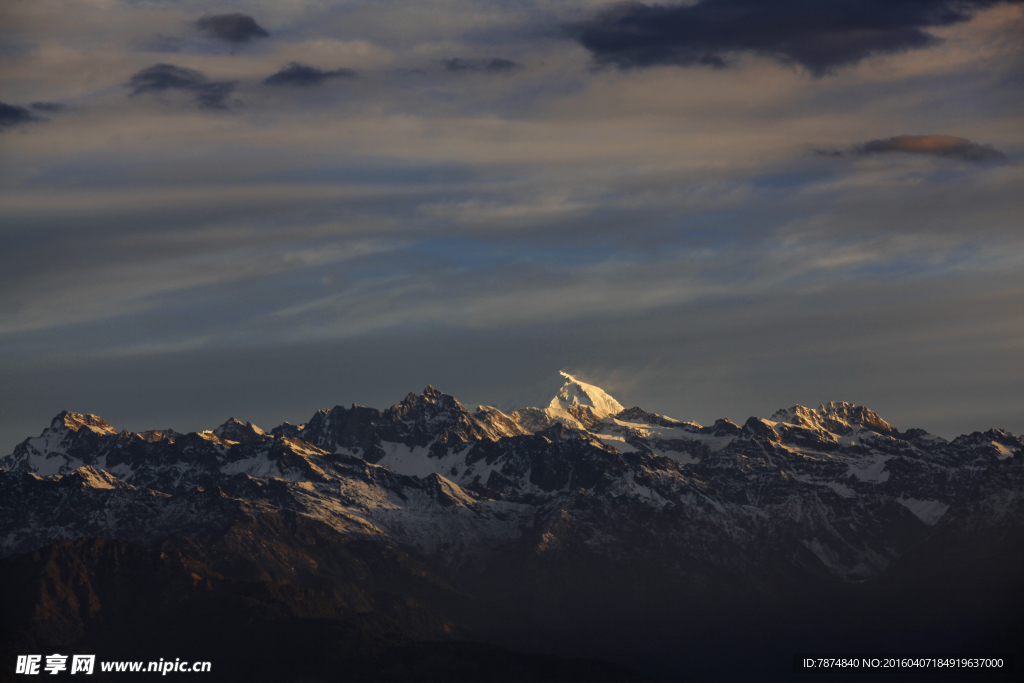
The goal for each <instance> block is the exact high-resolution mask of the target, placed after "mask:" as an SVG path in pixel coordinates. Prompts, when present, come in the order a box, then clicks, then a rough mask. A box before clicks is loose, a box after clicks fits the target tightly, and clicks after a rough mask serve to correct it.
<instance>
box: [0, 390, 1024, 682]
mask: <svg viewBox="0 0 1024 683" xmlns="http://www.w3.org/2000/svg"><path fill="white" fill-rule="evenodd" d="M0 467H2V468H3V469H2V470H0V510H2V515H0V554H2V556H3V557H4V558H5V559H3V560H0V575H4V576H8V577H12V578H10V579H9V580H6V581H3V582H2V583H3V584H4V585H6V586H8V588H7V590H13V589H12V588H10V586H15V585H17V586H18V587H19V588H18V593H19V594H21V592H23V591H22V589H23V588H24V587H25V586H26V585H30V586H33V588H32V590H31V591H29V593H30V594H31V597H30V598H18V600H20V602H19V603H18V604H20V605H22V607H21V611H20V612H17V613H16V614H15V613H14V612H12V613H11V615H12V616H11V618H10V619H8V626H9V627H10V628H11V629H12V631H11V640H10V641H9V642H12V643H15V645H14V646H12V647H14V648H15V649H16V650H17V651H18V652H21V651H22V650H24V648H27V647H44V646H45V647H53V646H57V645H66V646H68V647H72V646H74V647H85V646H93V647H104V648H107V649H111V648H113V649H114V650H118V649H119V647H120V646H121V645H123V644H124V643H130V642H135V640H133V638H131V637H129V634H128V633H127V631H126V630H125V628H126V627H119V626H118V624H122V623H123V624H136V625H137V627H133V632H134V633H138V632H139V628H141V629H142V630H143V631H145V630H146V629H147V628H150V629H151V628H156V629H157V630H158V631H160V632H161V633H164V631H166V628H167V627H166V625H167V624H168V623H191V622H193V621H196V620H197V619H198V617H197V616H196V615H197V614H216V615H220V616H218V617H217V618H216V619H214V620H213V622H210V621H209V619H207V620H206V622H204V623H219V621H218V620H222V619H225V618H227V619H229V621H230V620H231V619H235V618H236V617H237V615H239V614H245V615H249V616H248V617H247V619H248V621H245V620H243V621H244V623H245V624H249V625H250V626H247V627H246V628H249V629H250V630H252V627H251V624H253V623H263V622H264V621H266V620H267V619H272V620H276V621H274V623H276V624H277V628H278V631H279V632H281V633H282V634H286V635H283V636H282V642H287V643H292V646H294V643H295V642H302V643H305V644H306V645H305V646H304V647H306V648H307V649H308V648H309V647H311V646H310V645H309V643H310V642H314V641H315V642H317V643H320V645H318V647H320V650H317V652H321V653H322V652H323V651H325V650H328V649H330V650H331V651H332V652H333V653H334V654H332V655H331V657H330V658H328V659H329V660H330V661H331V662H334V663H335V664H336V663H337V661H340V660H339V657H340V658H341V659H343V660H344V661H346V662H348V665H350V666H352V667H355V668H353V669H352V670H353V671H357V670H358V671H361V672H363V673H362V674H360V675H365V677H366V680H384V679H385V678H387V675H392V674H393V675H394V676H395V678H393V680H406V679H403V678H401V676H403V675H406V674H408V676H409V678H408V680H417V679H423V676H428V675H433V674H429V672H428V673H425V671H426V670H425V669H422V668H419V669H417V668H416V667H417V666H419V665H420V664H422V662H424V661H435V660H437V658H438V657H439V656H440V655H439V654H438V653H439V652H444V653H445V656H447V657H448V658H449V659H448V660H445V661H449V663H451V662H453V661H454V662H457V663H458V666H463V667H468V668H465V670H466V671H472V672H473V673H472V674H467V676H468V677H469V678H473V679H474V680H489V679H493V680H506V679H503V678H501V676H503V675H505V674H507V673H508V672H509V671H513V670H516V671H521V672H525V673H522V676H520V677H519V678H515V677H512V678H508V679H507V680H547V679H543V678H542V677H541V678H538V676H543V675H550V674H551V672H552V671H561V672H562V674H560V676H561V678H562V679H563V680H564V679H565V677H566V676H569V675H570V673H566V672H572V673H571V675H577V674H579V675H582V674H581V673H580V672H582V671H584V670H585V671H587V672H589V673H587V674H586V675H587V677H588V678H589V679H595V677H598V678H597V680H600V678H599V676H603V675H606V676H609V678H608V679H607V680H642V676H644V675H646V676H650V677H653V678H655V679H659V680H678V675H679V672H680V671H683V670H685V671H688V672H691V673H695V674H697V675H700V674H701V672H703V673H704V674H705V675H707V676H708V677H718V676H721V675H725V674H726V673H729V672H731V674H732V675H736V676H740V677H747V676H757V677H758V678H759V679H761V680H773V679H777V680H786V679H787V678H788V676H789V675H790V671H791V669H790V665H791V660H792V655H793V653H794V652H798V651H803V652H807V651H813V650H814V649H815V648H818V650H819V651H831V652H835V651H841V650H851V648H852V649H853V650H856V649H858V648H859V649H871V650H874V651H882V650H887V651H894V650H897V649H899V648H904V649H905V648H914V649H915V650H914V651H939V652H941V651H950V652H952V651H957V652H963V651H968V650H971V649H972V648H973V649H975V650H979V651H981V650H985V651H996V650H999V651H1009V652H1016V651H1017V650H1016V648H1019V647H1020V638H1019V634H1020V632H1021V630H1020V614H1021V612H1020V610H1021V607H1024V599H1022V596H1024V593H1022V589H1021V582H1020V580H1019V577H1020V576H1024V571H1022V570H1024V442H1022V440H1021V438H1019V437H1017V436H1015V435H1013V434H1011V433H1009V432H1006V431H1002V430H997V429H990V430H988V431H985V432H974V433H972V434H968V435H963V436H959V437H957V438H956V439H953V440H952V441H947V440H945V439H943V438H941V437H938V436H935V435H931V434H928V433H927V432H925V431H924V430H921V429H907V430H906V431H901V430H899V429H897V428H896V427H894V426H892V425H891V424H889V423H888V422H886V421H885V420H884V419H883V418H882V417H880V416H879V415H878V414H876V413H875V412H874V411H872V410H870V409H869V408H866V407H864V406H856V405H852V404H849V403H838V402H833V403H828V404H824V405H821V406H819V407H818V408H816V409H811V408H806V407H803V406H800V405H796V406H792V407H789V408H784V409H780V410H778V411H776V412H775V413H774V414H772V415H771V416H770V417H768V418H756V417H751V418H749V419H747V420H746V421H745V422H743V423H742V424H738V423H734V422H731V421H729V420H727V419H720V420H717V421H716V422H715V423H714V424H713V425H709V426H702V425H700V424H697V423H696V422H683V421H678V420H675V419H672V418H669V417H665V416H662V415H658V414H655V413H652V412H648V411H646V410H643V409H641V408H639V407H632V408H625V407H624V406H623V405H621V404H620V403H619V402H618V401H616V400H615V399H614V398H612V397H611V396H610V395H608V394H607V393H606V392H605V391H603V390H601V389H600V388H598V387H596V386H593V385H590V384H587V383H585V382H582V381H580V380H578V379H576V378H575V377H573V376H571V375H569V374H567V373H561V374H560V375H559V376H558V377H557V378H556V381H554V382H552V384H551V386H550V387H548V388H547V390H546V391H544V392H543V393H542V394H541V395H539V396H537V397H535V398H531V397H526V398H524V399H520V400H518V401H513V402H512V403H510V404H502V405H501V409H499V408H497V407H493V406H480V407H478V408H477V409H476V410H474V411H471V410H469V409H467V408H466V407H464V406H463V405H462V404H461V403H460V402H459V401H458V400H457V399H456V398H455V397H453V396H450V395H447V394H444V393H442V392H440V391H438V390H436V389H434V388H433V387H430V386H428V387H427V388H426V389H425V390H424V391H423V392H422V393H421V394H414V393H410V394H409V395H408V396H406V397H405V398H404V399H403V400H402V401H401V402H400V403H397V404H396V405H393V406H392V407H390V408H388V409H386V410H383V411H382V410H378V409H375V408H368V407H364V406H358V405H352V406H351V407H348V408H346V407H342V406H336V407H334V408H332V409H330V410H322V411H319V412H317V413H316V414H315V415H313V416H312V417H311V418H310V419H309V421H308V422H306V423H305V424H300V425H292V424H288V423H285V424H283V425H280V426H277V427H274V428H273V429H270V430H264V429H262V428H260V427H258V426H256V425H254V424H252V423H249V422H241V421H239V420H236V419H234V418H231V419H229V420H227V421H226V422H224V423H223V424H221V425H220V426H219V427H217V428H215V429H213V430H210V431H204V432H198V433H188V434H183V433H179V432H177V431H174V430H173V429H159V430H151V431H145V432H137V433H136V432H128V431H118V430H117V429H115V428H114V427H112V426H111V425H110V424H108V423H107V422H106V421H104V420H103V419H102V418H100V417H98V416H95V415H82V414H78V413H72V412H62V413H61V414H59V415H57V416H56V417H55V418H54V419H53V420H52V421H51V423H50V425H49V426H48V427H47V428H45V429H44V430H43V431H42V433H41V434H40V435H39V436H38V437H33V438H28V439H25V440H24V441H23V442H22V443H21V444H19V445H18V446H17V447H16V448H15V449H14V452H13V453H11V454H10V455H8V456H7V457H5V458H3V459H2V460H0ZM154 563H155V564H154ZM156 565H159V570H157V569H154V566H156ZM165 565H166V566H165ZM66 567H75V568H76V569H75V573H74V578H73V579H68V578H67V577H63V576H62V572H63V571H64V570H63V569H62V568H66ZM111 573H113V574H118V575H123V577H124V578H123V580H122V581H121V583H119V584H118V585H122V584H123V585H125V586H130V589H126V590H128V593H129V594H133V595H135V594H137V595H138V596H139V600H140V601H141V602H133V601H132V600H126V599H125V598H124V597H123V595H122V593H123V591H121V590H120V589H116V590H115V589H114V588H112V587H111V586H110V585H107V588H106V589H103V588H102V587H100V588H98V587H97V586H103V585H106V584H104V581H106V579H105V578H104V577H105V576H108V575H110V574H111ZM47 576H51V577H53V576H57V577H61V578H60V579H53V580H50V581H47V580H45V577H47ZM62 582H63V583H62ZM83 586H88V588H87V589H86V588H83ZM198 586H203V588H202V590H200V589H199V588H197V587H198ZM104 591H106V592H104ZM197 591H198V592H197ZM83 596H85V597H83ZM90 596H92V597H91V598H90ZM119 596H120V597H119ZM153 596H161V597H160V598H159V600H158V602H159V604H160V605H161V607H159V608H155V607H154V608H151V609H150V610H149V611H148V612H146V611H144V610H142V609H141V607H138V606H135V607H133V606H132V605H138V604H142V603H147V602H152V601H153V600H154V599H156V598H154V597H153ZM93 598H94V599H93ZM26 600H27V602H26ZM90 600H92V602H90ZM93 603H95V605H94V606H93V607H91V606H90V605H93ZM168 605H172V606H173V608H171V607H168ZM254 606H258V608H257V607H254ZM253 613H257V614H255V615H254V614H253ZM146 614H150V615H154V614H163V615H164V616H163V618H162V621H161V622H160V624H155V617H152V616H151V617H146V616H145V615H146ZM111 615H117V616H116V618H115V617H114V616H111ZM224 615H229V616H227V617H226V616H224ZM230 615H234V616H230ZM268 615H270V616H268ZM236 621H237V619H236ZM268 623H269V622H268ZM314 623H316V624H326V625H328V626H327V627H325V628H326V629H327V630H326V631H324V630H321V629H319V628H315V629H313V631H315V632H316V633H318V634H319V635H318V638H319V639H320V640H317V639H313V640H312V641H311V640H310V639H309V638H301V637H300V636H299V635H298V634H302V633H307V632H308V631H309V630H310V629H311V628H312V627H311V626H310V625H311V624H314ZM139 624H141V626H139ZM232 624H234V622H232ZM282 624H284V625H282ZM161 629H162V630H161ZM331 629H334V630H331ZM243 631H245V629H241V630H239V627H238V626H237V624H234V625H233V627H232V628H231V629H226V627H225V628H221V629H218V630H217V631H216V632H215V634H214V635H211V636H210V638H208V639H207V641H206V642H207V643H209V642H220V641H219V640H218V638H219V636H216V633H225V632H233V633H235V634H236V635H235V636H234V638H235V640H231V642H222V643H221V650H220V651H222V652H235V651H236V650H237V651H241V649H245V648H243V647H242V645H240V644H239V642H240V641H237V638H239V637H240V636H238V634H239V633H241V632H243ZM335 631H337V632H336V633H335ZM255 633H256V634H263V635H262V636H260V635H253V637H254V638H257V639H258V640H260V642H262V641H263V640H266V638H265V631H264V630H263V629H262V628H260V629H255ZM325 633H326V634H334V635H330V636H328V635H324V634H325ZM353 634H358V638H355V637H354V636H353ZM164 636H165V637H168V638H171V640H173V639H174V638H175V637H178V638H179V640H180V637H179V636H180V634H179V635H168V634H166V633H164ZM353 638H355V640H353ZM211 639H212V640H211ZM332 639H333V640H332ZM337 639H341V640H346V642H349V643H350V644H351V642H355V641H359V642H364V643H370V645H366V646H365V647H360V648H355V649H353V648H351V647H349V649H344V648H342V649H341V650H338V649H337V648H332V647H329V645H330V643H333V642H335V640H337ZM388 639H392V640H388ZM395 639H397V640H395ZM321 640H323V642H322V643H321ZM392 641H394V642H392ZM115 644H119V645H115ZM195 646H196V643H192V644H181V647H183V648H186V649H188V648H194V647H195ZM139 647H141V645H140V646H139ZM282 647H283V645H282V644H281V643H277V645H276V646H275V645H273V644H265V645H264V646H263V650H262V651H264V652H277V651H279V650H280V649H281V648H282ZM18 648H20V649H18ZM233 648H234V649H233ZM240 648H241V649H240ZM396 648H398V649H396ZM402 648H405V649H404V650H403V649H402ZM410 648H411V649H410ZM416 648H420V649H419V650H417V649H416ZM423 648H427V650H423ZM431 648H432V649H431ZM460 648H461V649H460ZM473 648H477V649H473ZM479 648H485V649H484V650H480V649H479ZM486 648H512V649H500V650H497V649H493V650H486ZM200 649H201V648H200ZM13 651H14V650H12V652H13ZM851 651H852V650H851ZM339 652H340V653H341V654H339ZM345 652H348V653H349V654H348V655H345V654H344V653H345ZM396 652H397V653H406V654H403V655H401V656H403V657H406V658H407V659H408V657H412V658H413V659H412V660H408V661H414V663H413V664H408V666H407V667H406V669H403V670H402V671H401V672H398V673H395V672H394V671H392V670H391V669H387V667H386V666H385V665H384V664H382V662H390V661H392V660H393V659H394V658H395V657H399V655H398V654H395V653H396ZM409 652H413V653H414V654H413V655H409V654H408V653H409ZM417 652H418V653H419V654H418V655H416V654H415V653H417ZM424 652H428V653H429V654H424ZM524 652H537V653H545V654H543V655H542V654H534V655H529V654H524ZM366 653H377V654H374V655H373V656H370V655H367V654H366ZM481 653H484V654H481ZM737 654H740V655H743V656H741V657H737V656H736V655H737ZM161 656H166V655H161ZM269 656H270V655H268V657H269ZM545 656H546V657H548V659H545V660H543V661H541V660H539V659H536V658H538V657H545ZM318 657H319V659H318ZM345 657H347V659H345ZM367 657H369V659H368V658H367ZM373 657H377V659H374V658H373ZM416 657H419V659H416ZM530 657H533V658H534V659H529V658H530ZM580 657H582V658H585V659H572V658H580ZM399 658H400V657H399ZM494 658H498V659H501V658H505V659H504V660H503V661H506V662H513V661H514V662H517V663H515V664H508V665H506V666H504V667H499V668H498V669H495V670H491V669H489V668H488V667H487V666H485V665H484V664H482V662H487V661H492V660H494ZM517 658H519V659H517ZM522 658H527V659H522ZM565 658H570V659H565ZM1018 658H1019V657H1018ZM307 659H309V660H310V661H319V662H320V664H318V665H316V666H313V667H312V668H311V669H309V670H308V671H305V672H304V673H303V674H302V675H305V676H309V677H311V678H309V680H327V679H326V678H324V676H325V675H326V674H325V673H324V672H325V671H326V670H328V668H329V667H328V664H326V663H324V662H326V661H328V660H325V659H323V657H322V656H321V655H310V656H309V658H307ZM595 660H603V661H614V662H616V663H617V664H615V665H612V664H607V665H601V666H597V668H594V667H595V666H596V665H595V664H594V661H595ZM402 661H406V660H402ZM353 662H355V663H353ZM474 663H475V664H474ZM268 666H270V665H268V664H266V663H265V664H264V665H263V667H262V668H260V669H259V670H260V671H264V672H266V671H271V670H273V668H272V667H271V668H268ZM452 666H455V667H456V668H458V666H456V664H452ZM473 666H476V668H473ZM516 666H519V667H520V669H516V668H515V667H516ZM318 667H319V668H318ZM359 667H362V668H359ZM382 667H384V668H382ZM523 667H525V668H523ZM531 667H532V668H531ZM559 667H563V668H559ZM564 667H569V668H564ZM572 667H582V668H580V669H573V668H572ZM587 667H590V668H587ZM602 667H603V668H602ZM616 667H619V668H616ZM627 667H628V668H627ZM385 671H391V674H387V675H385V673H382V672H385ZM403 672H404V673H403ZM543 672H547V673H546V674H545V673H543ZM634 672H640V673H639V674H637V673H634ZM280 675H281V674H280V673H275V674H274V676H275V678H274V680H284V679H282V678H280ZM289 675H290V674H289ZM531 676H532V678H531ZM633 676H639V678H636V679H634V678H631V677H633ZM299 679H300V678H295V680H299ZM445 679H446V680H447V679H449V678H448V677H445ZM119 680H120V679H119ZM250 680H251V679H250ZM268 680H271V679H269V678H268ZM451 680H454V679H451ZM467 680H468V679H467ZM551 680H558V677H556V678H553V679H551ZM900 680H905V679H900ZM928 680H935V678H929V679H928Z"/></svg>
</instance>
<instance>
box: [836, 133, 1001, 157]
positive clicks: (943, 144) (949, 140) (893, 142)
mask: <svg viewBox="0 0 1024 683" xmlns="http://www.w3.org/2000/svg"><path fill="white" fill-rule="evenodd" d="M853 151H854V152H855V153H856V154H887V153H891V152H903V153H906V154H930V155H932V156H938V157H952V158H956V159H963V160H964V161H1005V160H1006V155H1005V154H1003V153H1002V152H1000V151H999V150H997V149H996V148H995V147H993V146H992V145H981V144H978V143H976V142H971V141H970V140H967V139H966V138H958V137H953V136H952V135H897V136H896V137H893V138H886V139H884V140H868V141H867V142H865V143H863V144H861V145H857V146H856V147H855V148H854V150H853Z"/></svg>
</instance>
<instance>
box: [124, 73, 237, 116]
mask: <svg viewBox="0 0 1024 683" xmlns="http://www.w3.org/2000/svg"><path fill="white" fill-rule="evenodd" d="M236 85H237V84H236V82H235V81H210V80H208V79H207V78H206V76H205V75H203V73H202V72H199V71H196V70H195V69H185V68H183V67H180V66H175V65H173V64H154V65H153V66H150V67H147V68H145V69H143V70H142V71H139V72H137V73H135V74H133V75H132V77H131V79H129V81H128V87H130V88H131V89H132V92H131V94H132V96H135V95H140V94H142V93H147V92H166V91H168V90H183V91H185V92H191V93H193V94H194V96H195V101H196V104H198V105H199V106H200V107H202V108H203V109H226V108H227V105H225V104H224V100H225V99H227V97H228V95H230V94H231V93H232V91H234V89H235V86H236Z"/></svg>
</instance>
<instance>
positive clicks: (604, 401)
mask: <svg viewBox="0 0 1024 683" xmlns="http://www.w3.org/2000/svg"><path fill="white" fill-rule="evenodd" d="M558 374H559V375H561V376H562V377H564V378H565V383H564V384H562V386H561V387H559V389H558V392H557V393H556V394H555V396H554V397H553V398H552V399H551V401H550V402H549V403H548V404H547V405H546V406H543V407H544V408H560V409H562V410H568V409H569V408H571V407H573V406H590V408H591V409H592V410H593V411H594V413H595V414H596V415H597V416H598V417H607V416H609V415H615V414H616V413H620V412H622V411H623V410H625V408H624V407H623V406H622V404H621V403H619V402H618V401H616V400H615V399H614V398H612V397H611V396H609V395H608V394H607V393H606V392H605V391H604V390H603V389H601V388H600V387H596V386H594V385H593V384H587V383H586V382H581V381H580V380H578V379H576V378H575V377H573V376H572V375H570V374H569V373H568V372H564V371H562V372H559V373H558Z"/></svg>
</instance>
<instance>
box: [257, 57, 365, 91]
mask: <svg viewBox="0 0 1024 683" xmlns="http://www.w3.org/2000/svg"><path fill="white" fill-rule="evenodd" d="M355 75H356V72H355V71H353V70H352V69H334V70H332V71H324V70H323V69H321V68H320V67H317V66H310V65H309V64H300V63H298V62H292V63H291V64H288V65H287V66H285V67H283V68H282V69H281V70H280V71H278V72H277V73H276V74H274V75H273V76H269V77H268V78H266V79H264V81H263V82H264V83H265V84H267V85H302V86H311V85H320V84H322V83H323V82H324V81H327V80H329V79H331V78H355Z"/></svg>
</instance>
